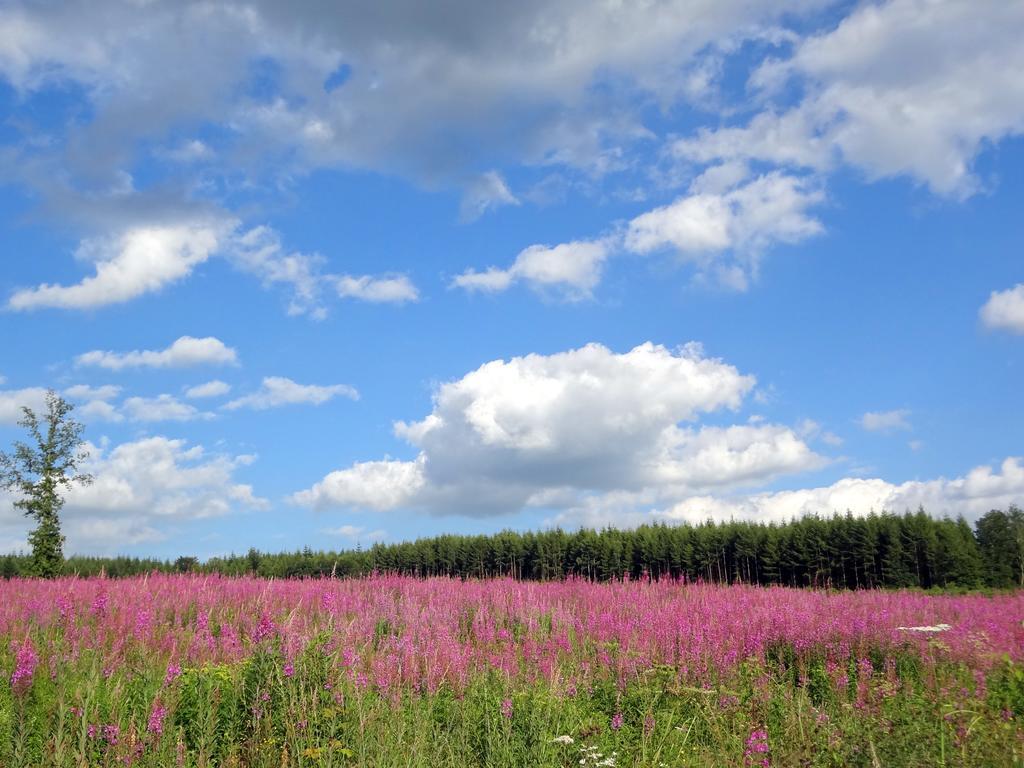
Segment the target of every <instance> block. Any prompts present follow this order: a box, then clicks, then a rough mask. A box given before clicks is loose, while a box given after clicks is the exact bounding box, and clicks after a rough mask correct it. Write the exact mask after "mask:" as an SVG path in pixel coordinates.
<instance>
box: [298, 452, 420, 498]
mask: <svg viewBox="0 0 1024 768" xmlns="http://www.w3.org/2000/svg"><path fill="white" fill-rule="evenodd" d="M422 464H423V462H422V461H390V460H385V461H361V462H358V463H356V464H353V465H352V466H351V467H349V468H348V469H341V470H337V471H335V472H331V473H330V474H329V475H327V476H326V477H325V478H324V479H323V480H321V481H320V482H319V483H317V484H316V485H314V486H313V487H312V488H310V489H309V490H306V491H300V492H298V493H296V494H294V496H293V497H292V500H293V501H294V502H295V503H296V504H301V505H303V506H310V507H317V508H323V507H328V506H346V507H361V508H365V509H376V510H388V509H396V508H398V507H403V506H407V505H409V504H411V503H413V502H414V501H415V499H416V497H417V495H418V494H419V493H420V492H421V491H422V490H423V488H424V487H425V485H426V481H425V479H424V477H423V466H422Z"/></svg>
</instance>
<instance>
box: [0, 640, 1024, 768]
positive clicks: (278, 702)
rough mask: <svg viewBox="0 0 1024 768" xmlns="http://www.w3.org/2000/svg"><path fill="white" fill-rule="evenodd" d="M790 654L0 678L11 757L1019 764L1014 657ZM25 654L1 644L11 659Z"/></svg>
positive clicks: (329, 659) (268, 662) (3, 757)
mask: <svg viewBox="0 0 1024 768" xmlns="http://www.w3.org/2000/svg"><path fill="white" fill-rule="evenodd" d="M793 657H794V656H793V654H792V651H791V649H786V648H779V649H777V652H776V653H774V654H771V655H770V659H771V661H770V662H769V663H768V664H764V663H759V662H753V661H751V662H748V663H746V664H744V665H742V666H741V667H740V669H739V671H738V672H736V673H734V674H732V675H730V676H729V677H728V678H727V679H723V680H721V681H719V683H718V684H717V685H716V686H714V687H708V688H694V687H689V686H686V685H683V684H680V683H679V678H678V676H677V674H676V670H674V669H671V668H656V669H653V670H651V671H649V672H648V673H647V674H646V675H645V676H644V677H643V678H642V679H639V680H635V681H633V682H631V683H630V684H628V685H627V686H626V687H625V689H620V688H618V687H617V686H616V685H615V684H614V683H613V682H611V681H601V682H598V683H596V684H595V687H594V688H592V689H591V690H586V691H583V690H581V691H572V690H571V689H570V688H568V687H567V685H566V683H565V681H564V680H559V679H553V680H550V681H545V682H533V683H519V684H516V683H511V682H510V681H507V680H504V679H502V678H500V677H499V676H498V675H496V674H492V675H489V676H483V677H479V678H477V679H475V680H474V681H472V682H471V683H470V685H469V686H468V687H467V688H466V689H465V690H464V691H461V692H458V693H456V692H454V691H452V690H449V689H442V690H440V691H436V692H432V693H410V692H408V691H400V692H395V693H393V694H392V695H382V694H381V693H379V692H377V691H375V690H373V689H372V688H371V687H368V686H367V685H366V684H365V683H364V682H362V681H361V680H360V679H358V678H357V679H353V678H351V677H349V676H347V675H345V674H342V673H339V671H338V667H337V661H338V660H337V658H336V657H335V656H334V654H333V653H332V652H328V651H326V650H325V646H323V645H320V644H314V645H313V646H311V647H310V648H308V649H307V650H306V651H305V652H303V653H302V654H301V655H300V656H299V657H298V658H296V659H294V660H293V662H292V663H291V664H289V663H287V662H286V661H285V659H284V658H283V657H282V656H281V654H280V652H279V650H278V649H276V648H274V647H272V646H270V645H268V646H267V647H265V648H264V649H263V650H261V651H259V652H257V653H256V654H254V655H253V656H252V657H251V658H249V659H247V660H246V661H244V662H240V663H238V664H234V665H230V666H228V665H224V666H211V667H205V668H198V669H186V670H184V671H183V672H182V673H181V675H180V676H179V677H176V678H175V679H171V680H169V681H168V680H167V679H166V678H165V674H164V670H163V669H159V670H158V669H154V668H153V667H152V666H151V665H147V664H145V661H144V659H141V658H140V659H138V660H136V661H137V663H136V664H129V665H126V666H125V667H124V668H121V669H118V670H115V671H112V672H111V671H110V670H103V669H102V668H101V667H100V665H99V662H98V661H97V658H98V657H96V656H93V655H91V654H86V655H85V656H83V657H81V658H79V659H78V660H76V661H75V662H74V663H73V664H70V665H68V666H66V667H64V668H62V669H61V670H60V672H59V674H57V675H56V676H55V677H51V675H50V674H48V673H47V671H46V670H45V669H44V668H43V667H42V666H40V668H39V669H37V670H36V673H35V675H34V677H33V679H32V681H31V687H30V688H28V689H27V690H24V689H19V691H14V690H12V688H11V687H10V686H7V685H5V686H3V687H0V765H3V766H5V768H48V767H51V766H52V767H53V768H65V767H67V768H71V767H74V768H80V767H81V768H84V767H85V766H103V767H104V768H113V766H122V765H130V766H137V767H138V768H146V767H151V768H157V767H159V768H166V767H167V766H181V767H182V768H206V767H209V766H235V767H237V768H279V767H281V766H303V767H308V768H327V767H332V766H338V767H341V766H396V767H397V766H423V768H448V767H449V766H450V767H451V768H464V767H466V766H495V767H499V766H500V767H506V766H507V767H508V768H522V767H523V766H553V767H562V768H567V767H568V766H595V767H596V766H603V767H605V768H609V767H610V766H616V767H617V768H621V767H623V766H644V767H651V768H655V767H661V766H722V765H729V766H754V765H772V766H869V767H871V768H874V767H875V766H929V767H932V766H976V767H978V768H981V767H984V766H1021V765H1024V728H1022V717H1024V670H1022V669H1021V667H1019V666H1013V665H1011V664H1010V663H1009V662H1007V663H1005V664H1004V665H1002V666H1001V667H998V668H997V670H996V671H995V672H994V673H993V674H991V675H990V676H989V679H988V680H987V681H979V680H978V679H976V677H975V676H974V675H973V674H971V672H970V670H967V669H965V668H963V667H958V666H954V665H950V664H945V663H943V664H939V665H938V666H935V667H932V666H930V665H922V663H921V662H920V660H918V659H917V658H916V657H914V656H911V655H908V656H906V657H900V658H896V659H890V660H889V661H888V663H886V661H885V660H882V659H876V660H875V663H876V665H877V666H874V667H872V666H871V665H866V662H865V661H864V660H853V659H851V660H850V663H849V665H848V667H847V668H845V669H843V670H840V673H841V674H843V675H847V676H848V680H849V682H848V684H846V685H845V686H843V685H837V683H836V670H835V669H834V668H832V669H827V668H826V666H825V664H824V662H816V661H811V662H808V663H801V664H800V665H799V666H791V665H790V664H789V663H788V662H787V659H792V658H793ZM13 664H14V658H13V655H12V654H10V653H9V652H7V651H6V650H5V651H4V652H3V653H2V654H0V667H2V668H4V669H10V668H11V667H12V665H13ZM154 712H158V713H160V712H162V713H163V714H162V715H160V716H159V717H155V715H154ZM765 761H767V762H765Z"/></svg>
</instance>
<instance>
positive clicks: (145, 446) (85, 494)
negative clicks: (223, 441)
mask: <svg viewBox="0 0 1024 768" xmlns="http://www.w3.org/2000/svg"><path fill="white" fill-rule="evenodd" d="M88 448H89V451H90V454H91V455H90V458H89V460H88V462H87V463H86V464H85V465H84V466H83V469H84V470H85V471H87V472H89V473H90V474H92V475H93V477H94V482H93V484H92V485H89V486H85V487H80V486H75V487H74V488H73V489H72V490H71V491H69V493H68V495H67V506H66V507H65V510H64V515H65V520H66V522H67V525H66V526H65V529H66V531H67V535H68V551H70V552H75V551H83V550H87V551H114V550H117V549H119V548H120V547H122V546H124V545H125V544H128V543H138V542H142V541H153V540H157V539H160V538H164V537H165V536H166V535H167V533H168V531H170V530H172V529H173V526H174V525H177V524H179V523H180V522H182V521H184V520H189V519H196V518H206V517H215V516H220V515H225V514H228V513H230V512H232V511H236V510H239V509H242V508H251V509H265V508H267V507H268V506H269V503H268V502H267V501H266V500H265V499H261V498H259V497H257V496H255V495H254V494H253V490H252V487H251V486H249V485H246V484H244V483H237V482H235V480H234V477H233V475H234V472H235V470H236V469H237V468H238V467H241V466H245V465H247V464H249V463H251V461H252V457H250V456H227V455H221V454H217V455H209V454H207V452H206V451H205V450H204V448H203V447H202V446H199V445H195V446H189V445H188V444H187V443H186V442H185V441H184V440H171V439H168V438H166V437H148V438H144V439H141V440H137V441H134V442H128V443H122V444H120V445H118V446H116V447H114V448H111V449H106V448H103V447H98V446H95V445H89V446H88ZM112 534H116V537H115V538H110V536H111V535H112Z"/></svg>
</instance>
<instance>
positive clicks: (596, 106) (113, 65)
mask: <svg viewBox="0 0 1024 768" xmlns="http://www.w3.org/2000/svg"><path fill="white" fill-rule="evenodd" d="M825 4H826V0H784V1H783V2H776V3H770V4H751V3H749V2H745V0H722V1H721V2H717V3H702V4H695V3H693V2H686V1H684V0H674V1H673V2H665V3H655V4H634V3H626V4H609V5H600V6H596V7H595V6H594V5H593V4H592V3H588V2H585V1H584V0H570V1H569V2H564V3H559V4H557V5H551V4H536V3H525V4H509V5H506V6H504V7H502V8H500V9H495V8H483V7H482V6H480V5H479V4H474V3H470V2H463V3H456V4H455V5H453V6H451V7H448V8H446V9H444V10H440V11H438V13H436V14H434V15H433V16H432V17H431V18H430V19H426V20H425V19H423V18H421V17H420V15H418V14H417V13H416V12H415V10H417V9H414V8H413V7H411V6H410V7H406V5H405V4H402V3H399V4H398V5H396V6H395V7H394V8H392V9H391V11H390V12H388V13H385V14H379V13H375V12H370V11H369V10H363V9H359V8H355V7H341V6H338V7H331V8H324V7H322V6H319V5H317V4H314V3H297V4H293V5H292V6H291V7H290V8H289V12H288V13H287V14H285V13H284V12H283V11H282V9H281V8H280V6H279V5H278V4H276V3H268V2H262V1H261V0H256V2H252V3H247V4H245V5H217V6H214V7H211V6H208V5H205V4H192V3H188V4H175V5H173V6H169V7H167V8H162V9H160V12H158V13H154V12H153V9H152V8H149V7H147V6H145V5H141V6H140V5H137V4H131V3H128V4H124V3H116V2H104V1H103V0H100V2H97V3H91V4H76V3H63V4H60V5H59V6H50V7H35V6H33V7H20V8H16V7H12V8H5V9H3V10H2V12H0V77H2V78H4V79H5V80H6V81H7V82H9V83H10V84H11V85H12V86H13V87H14V88H15V89H16V90H17V91H19V92H21V93H23V94H24V93H29V92H34V91H37V90H42V89H44V88H47V87H51V86H53V85H59V84H66V83H73V84H76V85H78V86H80V92H81V93H82V94H83V98H84V99H86V100H87V106H88V109H87V110H86V112H85V114H87V115H88V118H89V119H88V120H83V121H73V125H72V126H70V127H69V128H68V129H67V131H68V133H69V134H70V136H69V138H68V141H67V143H68V144H70V145H71V146H72V148H73V150H74V151H73V152H72V153H70V154H71V155H72V156H71V158H70V160H71V161H73V162H68V163H66V165H67V167H68V168H69V170H74V169H76V166H79V165H81V166H86V167H87V168H89V169H90V170H93V171H94V172H96V171H97V170H108V171H109V169H111V168H121V167H123V166H124V165H126V164H128V163H129V162H130V161H131V160H132V159H133V157H132V156H133V152H135V151H137V148H138V147H139V146H140V145H142V144H143V142H142V141H140V139H149V140H150V141H149V145H150V146H152V145H153V144H156V146H158V147H160V146H162V145H163V143H164V142H165V141H166V137H167V136H168V135H173V130H174V129H175V128H180V127H181V126H187V125H197V124H198V125H210V126H215V127H225V128H226V130H224V131H221V132H219V135H220V141H221V142H229V143H232V144H234V145H236V146H230V147H228V148H226V150H233V151H224V152H220V151H218V153H217V156H215V157H211V156H210V155H211V154H212V153H210V152H209V151H208V148H207V147H206V145H204V144H202V143H201V142H200V141H198V140H197V139H190V140H186V141H185V142H184V143H182V144H180V145H177V146H176V148H175V149H172V150H169V151H168V150H166V149H165V150H162V154H163V156H165V157H168V156H169V157H176V158H179V159H180V160H181V161H186V160H193V159H196V158H201V159H204V160H212V161H217V160H219V159H220V158H221V157H222V156H223V157H225V158H226V159H224V160H223V161H222V162H224V164H225V165H227V164H228V163H229V162H230V161H235V162H238V161H239V160H240V159H241V161H242V162H245V163H247V164H248V166H249V167H248V170H255V171H258V170H260V169H261V167H265V166H266V165H273V166H274V167H275V169H281V168H282V167H283V170H284V173H287V172H289V171H294V170H296V169H298V170H303V169H308V168H315V167H323V166H333V167H339V166H340V167H358V168H372V169H375V170H381V171H386V172H394V171H397V172H399V173H404V174H407V175H412V176H415V177H416V178H418V179H420V180H422V181H425V182H428V183H434V184H437V183H438V182H439V181H442V182H444V181H447V182H448V183H453V184H458V183H459V182H461V181H462V180H464V179H466V178H470V177H471V176H472V174H474V173H478V172H479V170H480V168H481V167H487V166H486V165H483V166H482V165H481V163H482V162H485V160H484V157H483V156H484V155H485V154H487V155H492V151H493V150H497V151H498V152H499V153H500V155H501V156H502V157H503V158H504V157H510V158H514V159H522V160H525V161H527V162H532V163H553V162H558V163H563V164H570V165H573V166H574V167H578V168H583V169H585V170H586V171H588V172H591V173H595V174H596V173H603V172H607V171H608V170H610V169H614V168H617V167H622V166H623V165H626V164H627V163H628V161H625V160H623V157H622V156H623V154H624V148H623V145H624V144H626V143H628V142H633V141H637V140H643V139H644V138H646V137H649V135H650V133H649V132H648V131H645V130H644V128H643V126H642V124H641V117H640V114H639V113H640V111H641V109H642V108H643V107H644V106H646V105H647V104H649V103H650V101H651V97H652V96H653V97H654V98H655V99H657V100H658V101H659V102H662V103H664V105H665V106H666V107H667V106H670V105H671V104H673V103H675V102H676V101H678V99H679V98H680V97H683V98H694V97H699V98H701V99H702V101H705V102H706V101H707V96H708V94H709V91H710V90H711V87H710V83H711V81H713V79H714V71H713V70H714V63H715V62H714V61H712V66H711V67H709V66H708V63H707V59H708V58H709V56H707V55H705V53H706V51H707V50H708V49H709V48H715V47H716V46H718V45H725V46H734V45H736V44H737V43H738V42H740V41H742V40H745V39H759V38H770V37H771V36H772V35H773V30H775V25H776V24H777V23H778V22H779V21H780V20H782V19H783V18H787V17H796V18H800V17H802V16H803V15H804V14H806V13H808V12H809V11H813V10H814V9H816V8H818V7H821V6H823V5H825ZM775 36H776V37H777V36H778V35H777V34H775ZM254 55H255V56H258V57H259V58H260V59H261V60H267V61H272V62H273V63H274V66H275V68H276V71H278V72H279V73H280V76H279V77H277V78H275V81H276V83H275V86H276V88H275V90H274V92H273V93H271V94H269V95H268V94H264V93H260V94H258V95H254V94H253V93H252V89H251V88H247V87H246V86H247V85H248V84H249V83H250V80H251V78H252V69H251V66H252V60H253V57H254ZM710 58H712V59H715V58H716V57H715V56H711V57H710ZM169 61H173V62H174V63H175V65H174V66H168V65H167V62H169ZM341 65H345V66H346V67H348V75H347V77H346V78H345V80H344V83H343V84H341V85H340V86H338V87H336V88H325V87H324V83H325V81H327V80H328V79H329V78H331V77H332V75H333V74H334V73H335V72H336V71H337V70H338V68H339V66H341ZM62 148H63V147H62ZM219 149H220V148H219V147H218V150H219ZM156 151H157V152H158V153H161V150H159V149H158V150H156ZM55 154H56V153H55ZM490 159H491V162H493V158H490ZM253 166H256V167H255V168H254V167H253ZM83 175H84V174H83ZM282 175H284V174H282ZM486 178H487V174H484V179H486ZM478 183H479V182H478ZM492 186H493V182H492ZM470 198H471V200H474V202H471V203H469V204H468V206H469V208H470V209H471V210H472V209H473V208H476V209H479V207H480V206H481V205H486V204H487V202H488V201H491V200H495V199H500V198H501V196H500V194H498V193H496V192H494V191H491V192H490V193H489V194H488V195H484V196H483V197H482V200H483V201H484V202H483V203H478V202H475V199H477V198H481V196H480V195H479V194H477V195H474V194H473V193H472V192H471V193H470Z"/></svg>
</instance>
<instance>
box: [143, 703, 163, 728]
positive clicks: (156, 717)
mask: <svg viewBox="0 0 1024 768" xmlns="http://www.w3.org/2000/svg"><path fill="white" fill-rule="evenodd" d="M166 717H167V707H165V706H164V705H163V704H161V703H160V702H158V701H155V702H153V709H152V710H151V711H150V713H149V723H148V724H147V725H146V730H147V731H149V732H150V733H152V734H154V735H156V736H159V735H160V734H161V733H163V732H164V718H166Z"/></svg>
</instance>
